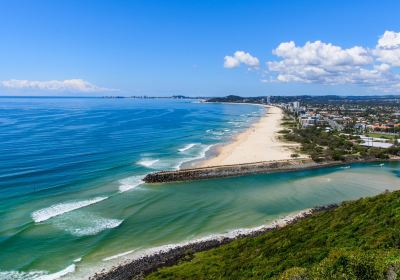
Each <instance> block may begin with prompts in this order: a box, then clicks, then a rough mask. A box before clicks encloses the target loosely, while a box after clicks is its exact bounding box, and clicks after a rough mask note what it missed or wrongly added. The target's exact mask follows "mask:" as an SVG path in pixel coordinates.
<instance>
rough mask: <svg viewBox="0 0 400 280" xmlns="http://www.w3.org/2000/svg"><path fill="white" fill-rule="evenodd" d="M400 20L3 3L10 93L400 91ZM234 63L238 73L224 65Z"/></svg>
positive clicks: (162, 6)
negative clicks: (399, 63)
mask: <svg viewBox="0 0 400 280" xmlns="http://www.w3.org/2000/svg"><path fill="white" fill-rule="evenodd" d="M399 11H400V1H366V0H362V1H361V0H359V1H357V0H356V1H340V0H339V1H333V0H332V1H309V0H304V1H300V0H299V1H282V0H279V1H278V0H276V1H266V0H265V1H254V0H246V1H244V0H243V1H232V0H231V1H206V0H204V1H194V0H193V1H190V0H187V1H183V0H182V1H173V0H172V1H171V0H169V1H162V0H160V1H152V0H146V1H139V0H137V1H122V0H121V1H116V0H114V1H111V0H110V1H100V0H98V1H94V0H92V1H89V0H87V1H84V0H57V1H53V0H48V1H43V0H36V1H31V0H25V1H18V0H1V1H0V38H1V44H0V65H1V67H0V81H1V82H0V95H86V96H88V95H107V94H112V95H143V94H145V95H164V96H165V95H172V94H184V95H192V96H196V95H201V96H217V95H218V96H222V95H227V94H238V95H244V96H245V95H248V96H255V95H269V94H272V95H287V94H291V95H293V94H384V93H400V78H399V77H398V75H399V71H398V70H399V66H400V65H398V61H400V43H399V44H397V43H398V40H400V33H399V32H400V16H399ZM385 31H390V32H392V33H385ZM384 34H386V35H387V36H386V35H385V38H384V40H383V41H381V42H383V43H382V44H381V45H380V47H379V48H380V49H377V48H378V47H377V45H378V40H379V39H382V37H383V36H384ZM397 36H399V37H397ZM291 41H293V43H294V45H293V44H292V45H290V44H287V45H281V47H280V48H279V50H280V51H279V50H278V52H279V53H280V55H277V54H276V53H277V51H276V50H277V48H278V47H279V46H280V44H281V43H285V42H291ZM316 41H321V42H320V43H315V42H316ZM307 42H310V43H311V44H309V45H308V46H305V44H306V43H307ZM332 46H333V47H332ZM355 46H359V47H361V48H362V50H360V49H357V50H356V49H353V48H354V47H355ZM288 48H289V49H288ZM337 48H339V49H337ZM273 50H275V54H274V53H273ZM237 51H243V53H242V55H240V53H239V54H238V55H237V56H235V52H237ZM310 51H311V52H313V53H314V55H315V54H316V53H318V57H310V56H309V54H310ZM364 51H365V52H364ZM321 55H322V57H321ZM226 56H228V57H231V58H232V59H234V61H236V62H237V63H236V64H235V63H234V64H232V65H228V67H227V65H225V67H224V58H225V59H226ZM338 57H340V61H338V59H336V58H338ZM248 58H254V59H256V60H257V61H258V64H257V65H256V63H253V64H251V63H250V64H249V63H248V62H249V60H248ZM298 58H300V63H299V62H298V61H299V60H298ZM331 58H332V59H333V61H331V60H330V59H331ZM361 58H366V60H362V61H360V59H361ZM369 58H370V60H368V59H369ZM228 59H229V58H228ZM235 59H236V60H235ZM335 59H336V60H335ZM254 61H255V60H253V62H254ZM267 62H270V63H267ZM274 62H276V63H275V64H274ZM279 63H280V64H279ZM304 69H306V70H305V71H306V72H304V71H303V70H304ZM374 69H384V70H379V71H380V72H379V73H378V72H376V71H378V70H374ZM387 69H389V70H387ZM374 71H375V72H374ZM349 77H351V78H349ZM368 77H369V78H368ZM388 85H389V86H388Z"/></svg>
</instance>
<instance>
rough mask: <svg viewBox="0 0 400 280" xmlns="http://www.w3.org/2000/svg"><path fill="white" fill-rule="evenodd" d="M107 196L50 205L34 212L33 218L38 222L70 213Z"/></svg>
mask: <svg viewBox="0 0 400 280" xmlns="http://www.w3.org/2000/svg"><path fill="white" fill-rule="evenodd" d="M107 198H108V197H107V196H99V197H96V198H93V199H88V200H82V201H72V202H64V203H58V204H54V205H52V206H50V207H47V208H43V209H40V210H37V211H35V212H33V213H32V215H31V216H32V219H33V220H34V221H35V222H36V223H40V222H43V221H46V220H48V219H50V218H53V217H56V216H59V215H62V214H64V213H68V212H71V211H74V210H76V209H79V208H83V207H86V206H89V205H92V204H95V203H97V202H100V201H103V200H105V199H107Z"/></svg>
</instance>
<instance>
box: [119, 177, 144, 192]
mask: <svg viewBox="0 0 400 280" xmlns="http://www.w3.org/2000/svg"><path fill="white" fill-rule="evenodd" d="M143 178H144V176H142V175H138V176H131V177H128V178H125V179H122V180H120V181H119V183H120V184H121V185H120V186H119V192H120V193H123V192H126V191H129V190H132V189H134V188H136V187H137V186H140V185H141V184H144V181H143Z"/></svg>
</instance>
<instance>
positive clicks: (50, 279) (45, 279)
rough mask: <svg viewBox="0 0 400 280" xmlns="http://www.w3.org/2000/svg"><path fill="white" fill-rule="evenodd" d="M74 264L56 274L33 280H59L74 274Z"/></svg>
mask: <svg viewBox="0 0 400 280" xmlns="http://www.w3.org/2000/svg"><path fill="white" fill-rule="evenodd" d="M75 268H76V266H75V264H71V265H70V266H67V267H66V268H64V269H63V270H60V271H58V272H56V273H52V274H47V275H42V276H40V277H39V278H37V279H35V280H55V279H59V278H61V277H63V276H65V275H67V274H69V273H74V272H75Z"/></svg>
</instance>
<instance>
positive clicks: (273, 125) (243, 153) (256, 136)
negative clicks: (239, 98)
mask: <svg viewBox="0 0 400 280" xmlns="http://www.w3.org/2000/svg"><path fill="white" fill-rule="evenodd" d="M282 118H283V112H282V109H280V108H278V107H274V106H267V113H266V114H265V116H263V117H262V118H261V119H260V120H259V121H258V122H257V123H255V124H253V125H252V126H251V127H250V128H249V129H247V130H246V131H244V132H242V133H240V134H239V135H237V136H236V137H235V139H234V140H233V141H232V143H229V144H227V145H224V146H222V147H221V148H220V149H219V151H218V154H217V156H215V157H213V158H210V159H208V160H205V161H203V162H200V163H199V166H201V167H206V166H217V165H227V164H240V163H251V162H259V161H271V160H285V159H291V156H290V155H291V154H293V153H295V148H297V147H299V144H297V143H288V142H284V141H282V140H280V139H278V131H279V130H282V129H284V128H283V127H282V126H281V122H282Z"/></svg>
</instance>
